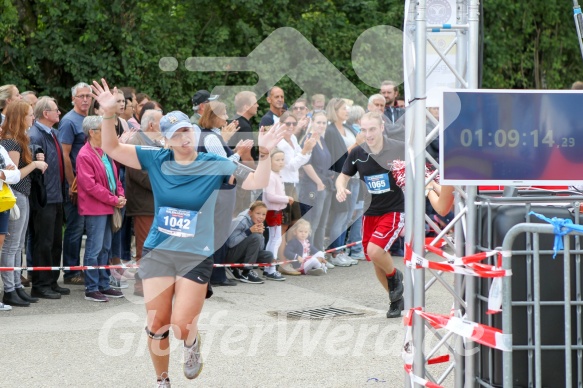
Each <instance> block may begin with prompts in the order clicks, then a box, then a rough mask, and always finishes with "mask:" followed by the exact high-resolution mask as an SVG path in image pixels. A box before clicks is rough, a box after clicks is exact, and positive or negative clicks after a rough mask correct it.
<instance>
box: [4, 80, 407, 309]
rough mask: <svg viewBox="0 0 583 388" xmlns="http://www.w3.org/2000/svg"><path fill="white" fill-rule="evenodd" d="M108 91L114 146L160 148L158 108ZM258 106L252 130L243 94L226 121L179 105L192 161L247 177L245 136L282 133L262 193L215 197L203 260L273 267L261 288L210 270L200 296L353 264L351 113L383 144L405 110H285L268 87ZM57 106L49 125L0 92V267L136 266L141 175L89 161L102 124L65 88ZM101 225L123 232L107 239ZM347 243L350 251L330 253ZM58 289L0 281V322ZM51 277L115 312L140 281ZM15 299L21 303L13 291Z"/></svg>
mask: <svg viewBox="0 0 583 388" xmlns="http://www.w3.org/2000/svg"><path fill="white" fill-rule="evenodd" d="M117 90H118V94H117V96H116V98H117V103H118V105H117V106H118V109H117V116H116V119H115V120H116V123H115V128H116V133H117V136H118V138H119V142H120V143H126V144H133V145H141V146H148V147H157V148H163V147H165V141H164V137H163V136H161V134H160V121H161V119H162V117H163V115H164V112H163V108H162V106H161V105H160V104H159V103H158V102H156V101H154V100H153V99H152V98H151V97H150V96H148V95H147V94H144V93H137V92H136V90H135V89H134V88H131V87H121V88H118V89H117ZM266 97H267V101H268V103H269V110H268V111H267V112H266V113H265V114H264V115H263V116H261V117H257V121H259V122H260V124H259V125H256V124H254V117H255V116H257V114H258V112H257V109H258V104H257V99H258V96H256V95H255V94H254V93H253V92H250V91H243V92H240V93H238V94H237V95H236V97H235V99H234V106H235V110H236V111H235V112H227V108H226V107H227V105H226V104H225V102H224V101H221V100H220V96H218V95H211V93H210V92H208V91H206V90H199V91H197V92H196V93H195V94H194V95H193V97H192V104H193V111H194V114H193V115H192V117H191V118H190V121H191V123H192V124H193V125H195V126H198V129H199V130H200V132H199V135H198V145H197V149H198V151H199V152H207V153H212V154H217V155H220V156H223V157H225V158H227V159H229V160H231V161H233V162H237V163H240V164H242V165H244V166H247V167H248V168H251V169H253V168H254V167H255V166H256V163H257V160H258V155H257V152H256V148H255V147H254V145H257V144H256V143H257V142H256V141H257V137H256V136H255V135H254V134H256V133H257V130H258V129H259V128H260V127H269V126H272V125H274V124H278V123H279V124H278V125H279V126H282V127H283V128H284V130H285V132H284V137H283V139H282V140H281V141H280V142H279V143H278V145H277V148H276V149H275V150H273V151H272V152H271V154H270V157H271V168H272V172H271V176H270V181H269V185H268V186H267V187H266V188H265V189H264V190H262V191H261V192H259V193H251V192H248V191H245V190H242V189H241V188H240V187H238V186H235V185H229V184H224V185H223V187H222V188H221V190H220V193H219V195H218V198H217V205H216V212H215V241H214V242H215V244H214V247H215V252H213V258H214V262H215V263H219V264H222V263H240V264H245V263H264V264H272V263H274V262H275V261H286V263H285V264H281V265H277V266H275V265H272V266H264V267H261V269H262V270H263V276H260V273H259V272H260V271H255V270H253V269H252V268H250V267H242V268H235V269H232V270H230V269H229V270H225V269H224V268H223V267H217V268H215V269H214V270H213V273H212V276H211V279H210V283H211V284H212V285H213V286H234V285H237V284H238V282H244V283H249V284H261V283H263V282H264V280H274V281H283V280H285V277H284V276H294V275H300V274H308V275H324V274H326V273H329V270H330V269H332V268H334V267H335V266H338V267H349V266H351V265H355V264H357V263H358V262H359V260H363V259H364V258H365V254H364V252H363V247H362V245H361V244H360V243H359V241H360V240H361V233H362V232H361V227H362V216H363V212H364V210H365V208H366V201H367V191H366V190H365V189H364V187H363V183H362V181H361V180H360V179H359V177H358V175H356V176H355V177H353V178H351V179H350V182H349V184H348V188H349V190H350V192H351V196H350V198H349V200H347V201H344V202H339V201H338V200H337V199H336V195H335V190H336V189H335V180H336V178H337V176H338V175H339V174H340V173H341V172H342V166H343V164H344V162H345V160H346V158H347V156H348V154H349V153H350V152H351V150H353V149H354V148H355V147H357V146H359V145H361V144H362V143H363V142H364V141H365V136H364V134H363V133H361V132H360V120H361V118H362V117H363V115H364V114H365V112H367V111H376V112H380V113H382V114H383V125H384V130H385V135H386V136H389V137H396V138H401V139H402V137H403V133H404V125H403V121H404V111H405V109H404V108H403V107H400V106H399V105H398V101H399V99H398V88H397V86H396V85H395V84H394V83H392V82H390V81H385V82H383V83H382V85H381V86H380V90H379V94H374V95H372V96H371V97H370V98H369V101H368V105H367V107H361V106H357V105H354V104H353V103H352V101H350V100H346V99H342V98H331V99H329V100H328V101H327V98H326V96H325V95H323V94H316V95H313V96H309V97H308V98H304V97H301V98H299V99H297V100H295V101H293V102H291V103H290V102H288V101H286V98H285V97H286V96H285V91H284V90H283V89H282V88H280V87H277V86H274V87H273V88H271V89H270V90H269V92H268V93H267V96H266ZM288 103H289V105H288ZM71 104H72V109H71V110H70V111H69V112H68V113H66V114H65V115H64V116H62V117H61V111H60V110H59V107H58V106H57V102H56V100H55V99H54V98H52V97H49V96H37V93H35V92H32V91H27V92H23V93H22V94H20V93H19V90H18V88H17V86H15V85H4V86H1V87H0V110H1V112H2V121H1V125H0V126H1V129H2V134H1V138H0V139H1V140H0V179H1V180H2V182H4V183H6V184H9V185H10V187H11V188H12V190H13V192H14V195H15V197H16V199H17V206H18V208H19V209H20V217H19V218H18V219H12V218H10V217H9V215H10V211H6V212H3V213H0V245H2V243H3V246H2V257H1V260H2V261H1V263H2V266H10V267H12V266H14V267H20V266H53V267H60V266H65V267H71V266H79V265H86V266H103V265H106V264H126V265H130V266H131V264H138V265H139V262H140V259H141V257H142V250H143V245H144V240H145V238H146V236H147V234H148V231H149V229H150V227H151V225H152V222H153V219H154V216H155V214H156V209H154V198H153V194H152V187H151V184H150V181H149V178H148V173H147V171H142V170H136V169H134V168H131V167H127V166H124V165H122V164H120V163H118V162H116V161H114V160H113V159H111V158H110V157H109V156H108V155H107V154H106V153H105V152H103V150H102V149H101V133H100V132H101V125H102V121H103V117H102V115H101V113H102V112H101V111H100V107H99V104H98V103H97V101H94V99H93V94H92V89H91V87H90V86H89V85H88V84H86V83H83V82H80V83H78V84H76V85H74V86H73V87H72V88H71ZM229 118H231V120H229ZM35 182H36V184H35ZM253 194H258V195H259V198H257V195H255V196H253ZM39 198H40V199H39ZM256 199H258V200H256ZM116 209H117V210H116ZM114 213H115V214H117V213H121V216H122V219H123V222H122V224H121V225H120V226H118V227H115V228H114V227H113V224H114ZM63 225H64V228H63ZM63 230H64V232H63ZM349 243H354V244H353V245H352V246H350V247H349V248H342V247H343V246H345V245H346V244H349ZM83 244H84V254H83V255H82V254H81V250H82V245H83ZM394 245H395V247H394V248H392V252H393V254H396V255H403V251H402V246H400V245H399V244H398V243H395V244H394ZM327 250H329V251H331V252H329V253H326V251H327ZM23 257H24V258H25V259H23ZM60 275H61V273H60V271H30V272H28V273H27V274H24V273H23V274H21V273H20V271H13V272H2V282H3V286H4V294H3V300H2V301H3V304H0V310H9V309H10V308H11V307H10V306H18V307H20V306H30V304H31V303H37V302H39V299H61V298H62V296H63V295H69V294H70V289H69V288H66V287H62V286H60V285H59V284H58V283H57V281H58V280H59V278H60ZM63 275H64V276H63V283H64V284H65V285H71V286H83V287H84V288H85V299H87V300H90V301H94V302H106V301H108V300H109V298H122V297H123V293H122V292H120V289H124V288H127V287H128V280H134V281H135V286H134V293H135V294H136V295H141V296H143V288H142V280H141V279H140V278H139V276H138V275H137V274H135V271H132V270H128V269H125V270H124V269H123V268H122V269H119V270H117V269H112V270H106V269H91V270H85V271H73V270H67V271H64V274H63ZM28 286H30V287H31V291H30V293H28V292H26V291H25V287H28Z"/></svg>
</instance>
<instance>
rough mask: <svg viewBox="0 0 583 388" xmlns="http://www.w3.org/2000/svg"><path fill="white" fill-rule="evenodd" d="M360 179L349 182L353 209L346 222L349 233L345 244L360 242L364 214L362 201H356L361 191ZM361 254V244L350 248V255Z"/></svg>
mask: <svg viewBox="0 0 583 388" xmlns="http://www.w3.org/2000/svg"><path fill="white" fill-rule="evenodd" d="M361 189H362V188H361V186H360V179H351V180H350V189H349V190H350V192H351V193H352V195H351V197H350V200H351V201H352V203H351V208H352V209H353V214H352V218H350V219H349V220H348V224H349V225H350V224H352V225H351V226H350V231H349V232H348V241H347V242H346V243H347V244H351V243H353V242H357V241H361V240H362V215H363V213H364V209H363V206H364V201H358V194H359V192H360V190H361ZM360 252H362V244H361V243H358V244H356V245H354V246H352V247H350V253H360Z"/></svg>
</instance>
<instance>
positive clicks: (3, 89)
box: [0, 85, 22, 125]
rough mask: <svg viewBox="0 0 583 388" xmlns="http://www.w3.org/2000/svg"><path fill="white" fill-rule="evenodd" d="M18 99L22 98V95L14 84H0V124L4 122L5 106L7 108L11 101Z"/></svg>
mask: <svg viewBox="0 0 583 388" xmlns="http://www.w3.org/2000/svg"><path fill="white" fill-rule="evenodd" d="M18 100H22V96H21V95H20V92H19V91H18V88H17V87H16V85H3V86H0V111H2V119H1V120H0V125H2V124H3V123H4V118H5V114H6V108H8V105H10V103H11V102H14V101H18Z"/></svg>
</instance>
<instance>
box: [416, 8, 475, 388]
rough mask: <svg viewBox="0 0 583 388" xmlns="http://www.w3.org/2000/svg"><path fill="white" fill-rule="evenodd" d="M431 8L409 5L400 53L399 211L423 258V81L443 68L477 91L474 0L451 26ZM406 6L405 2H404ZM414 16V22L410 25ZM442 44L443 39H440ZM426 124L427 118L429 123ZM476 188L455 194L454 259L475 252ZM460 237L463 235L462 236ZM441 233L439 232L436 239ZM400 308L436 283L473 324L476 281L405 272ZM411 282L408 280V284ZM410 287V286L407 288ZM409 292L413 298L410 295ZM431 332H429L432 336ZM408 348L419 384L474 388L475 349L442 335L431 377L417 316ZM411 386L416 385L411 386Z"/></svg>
mask: <svg viewBox="0 0 583 388" xmlns="http://www.w3.org/2000/svg"><path fill="white" fill-rule="evenodd" d="M434 3H436V0H418V1H417V2H416V4H415V5H411V6H410V7H409V8H407V9H406V10H405V11H406V12H407V13H408V16H407V19H408V21H407V22H406V23H405V33H406V36H407V37H408V38H409V39H410V41H411V42H414V54H413V58H411V56H410V55H409V54H410V53H408V52H406V53H405V55H406V58H405V63H406V64H409V65H412V66H414V67H415V72H414V79H412V80H411V81H410V82H409V84H406V85H405V91H406V93H408V95H407V96H406V97H407V99H408V100H409V101H410V102H411V103H412V105H411V106H410V107H409V111H410V113H408V115H407V120H406V140H407V141H406V147H407V148H406V164H407V171H406V179H407V182H406V187H407V188H408V189H407V190H406V193H405V196H406V197H405V212H406V235H405V239H406V241H408V242H410V243H411V245H412V249H413V251H414V252H415V253H416V254H418V255H421V256H423V255H424V244H425V206H422V205H421V204H423V205H424V204H425V198H424V193H425V179H424V175H425V174H424V171H425V149H426V147H427V144H428V143H429V142H430V141H431V140H433V138H434V136H435V135H436V134H437V131H435V130H433V131H431V132H430V134H429V135H428V136H427V137H426V135H427V128H426V100H425V99H426V93H427V90H426V88H427V87H428V86H427V85H428V84H427V82H426V80H427V77H428V76H429V75H430V74H431V73H432V72H433V71H434V70H435V69H436V68H437V67H438V66H440V65H445V66H447V68H449V69H450V71H451V74H453V76H454V77H455V80H456V81H455V85H456V87H457V88H471V89H474V88H477V87H478V58H479V55H478V54H479V17H480V14H479V6H480V2H479V0H456V1H455V5H456V10H455V15H456V21H455V24H443V25H435V24H431V25H430V24H428V23H427V15H428V9H430V8H431V7H432V5H433V4H434ZM407 4H409V2H407ZM413 17H414V23H413ZM438 31H453V32H455V38H453V41H451V42H450V43H449V44H446V45H441V46H439V45H437V44H435V42H434V41H432V39H431V36H429V34H428V32H438ZM444 41H447V39H444ZM428 46H430V47H432V48H433V50H434V51H435V52H436V53H437V55H438V59H437V62H435V63H431V64H430V67H429V68H428V67H427V47H428ZM454 48H455V50H456V51H455V64H453V61H452V56H451V55H449V56H448V53H449V52H450V51H451V50H453V49H454ZM430 119H431V118H430ZM476 195H477V187H475V186H473V187H466V188H465V192H463V191H461V190H460V192H459V193H456V206H455V209H456V217H455V218H454V220H453V221H452V223H456V224H458V227H456V228H455V246H454V251H455V254H456V255H458V256H462V255H464V254H465V255H468V254H472V253H475V250H476V248H475V247H476V243H477V238H476V220H477V214H476V213H477V208H476V206H475V205H474V204H475V198H476ZM450 226H453V225H449V226H448V227H446V228H445V230H447V229H449V228H450ZM464 232H465V233H464ZM443 233H444V232H443V231H442V232H441V233H440V236H441V235H442V234H443ZM406 273H407V276H406V285H405V286H406V307H407V308H411V307H422V308H423V309H425V292H426V290H427V292H429V291H428V290H430V288H431V286H432V285H433V284H434V283H436V282H437V281H438V282H440V283H441V284H443V285H445V286H446V288H447V289H448V290H450V292H451V293H452V297H453V301H452V304H453V306H454V311H455V312H457V314H458V315H460V314H461V312H462V311H464V312H465V318H466V319H468V320H471V321H477V320H478V311H477V306H478V303H477V298H476V290H477V282H476V279H475V278H474V277H471V276H470V277H466V278H464V277H463V276H459V275H456V276H455V277H454V279H455V280H454V285H453V287H452V286H450V285H448V284H447V282H446V281H445V280H444V279H442V278H441V274H439V273H435V272H432V273H431V274H432V275H433V277H432V279H430V281H429V282H427V283H425V270H410V269H407V270H406ZM411 280H412V281H411ZM411 283H412V284H411ZM411 293H412V294H413V295H411ZM432 332H434V331H432ZM412 334H413V347H414V350H415V354H414V358H413V365H412V366H413V368H412V373H413V374H414V375H415V376H417V377H420V378H422V379H427V380H429V381H432V382H434V383H438V384H440V383H442V382H443V381H444V380H445V379H446V377H447V375H448V374H449V373H450V372H451V371H453V372H454V374H453V382H454V384H455V387H458V388H462V387H475V386H476V373H477V369H476V368H477V357H476V355H475V354H474V352H467V353H468V354H467V355H466V352H465V350H466V349H472V347H473V346H475V344H473V343H471V342H468V341H466V342H465V344H464V342H463V341H462V339H461V338H460V337H457V336H454V337H457V338H455V339H454V340H453V344H454V345H452V344H449V343H448V341H447V339H448V338H449V337H451V335H450V333H448V334H446V335H444V336H442V340H441V341H440V342H439V344H438V347H439V346H441V347H443V348H444V349H445V351H447V352H449V353H453V354H451V355H452V357H451V359H452V361H451V364H450V366H449V367H447V368H445V372H444V373H443V374H442V375H441V376H440V377H439V378H436V377H434V376H432V375H431V374H430V373H429V372H428V371H427V370H426V363H427V360H426V358H427V357H428V355H427V354H429V355H432V354H436V353H437V349H436V348H433V349H431V350H429V351H428V352H427V354H426V352H425V349H424V343H425V324H424V322H423V320H422V318H421V317H420V316H418V315H417V314H414V317H413V332H412ZM405 383H406V384H405V385H406V386H407V387H410V386H411V380H410V379H409V378H406V379H405ZM414 386H415V387H417V386H420V385H419V384H417V383H414Z"/></svg>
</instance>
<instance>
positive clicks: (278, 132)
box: [258, 123, 285, 152]
mask: <svg viewBox="0 0 583 388" xmlns="http://www.w3.org/2000/svg"><path fill="white" fill-rule="evenodd" d="M284 133H285V127H284V126H282V125H281V123H277V124H275V125H273V126H272V127H271V128H270V129H269V131H266V130H265V128H264V127H261V128H260V129H259V139H258V143H259V147H260V149H261V148H264V149H265V151H266V152H271V150H273V149H274V148H275V146H276V145H277V143H279V142H280V140H281V139H283V134H284Z"/></svg>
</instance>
